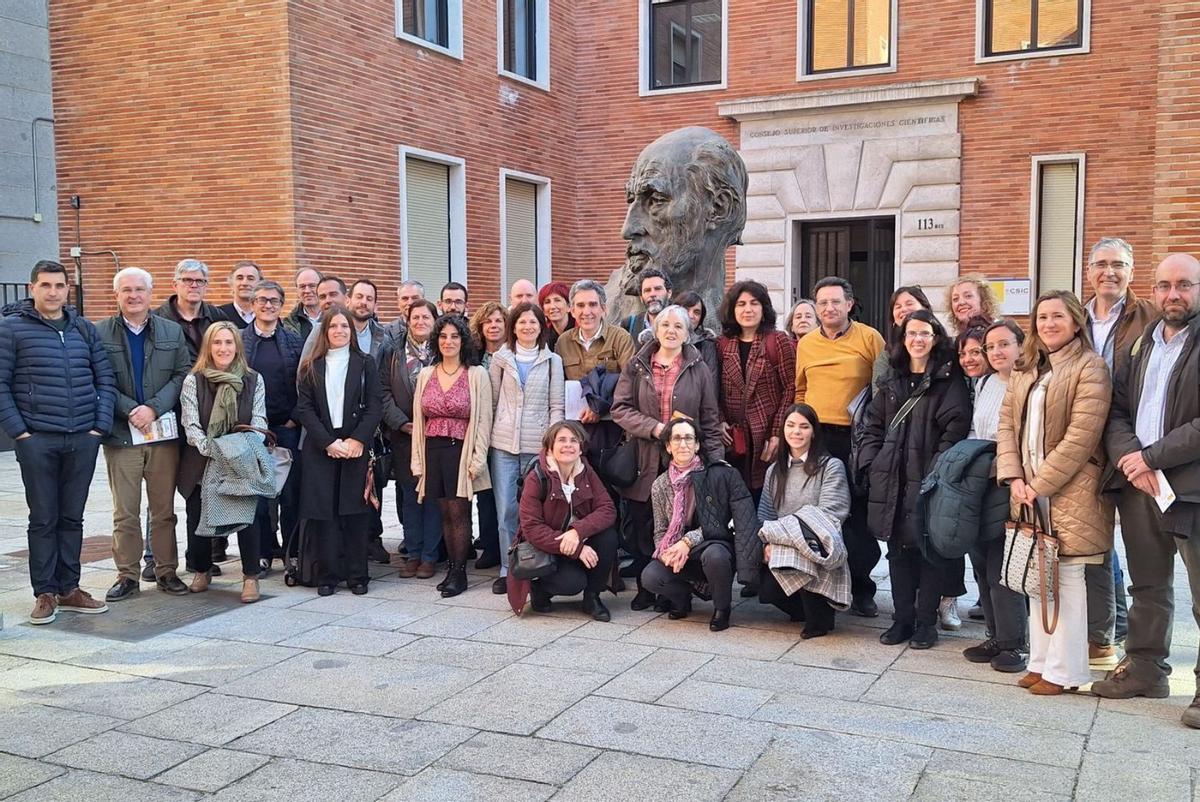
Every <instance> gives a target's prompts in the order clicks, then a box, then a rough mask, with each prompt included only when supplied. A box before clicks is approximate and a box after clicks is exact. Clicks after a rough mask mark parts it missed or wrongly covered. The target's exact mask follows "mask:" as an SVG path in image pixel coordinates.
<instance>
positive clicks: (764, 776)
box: [728, 729, 933, 802]
mask: <svg viewBox="0 0 1200 802" xmlns="http://www.w3.org/2000/svg"><path fill="white" fill-rule="evenodd" d="M932 751H933V750H931V749H927V748H925V747H922V746H913V745H910V744H897V743H889V742H887V741H880V740H877V739H874V738H861V737H858V736H854V735H843V734H841V733H832V732H820V731H817V730H799V729H797V730H789V731H787V732H785V733H781V734H780V735H779V736H778V737H777V738H775V740H774V741H773V742H772V743H771V745H770V746H768V747H767V749H766V751H765V752H763V754H762V756H761V757H759V759H758V760H756V761H755V762H754V765H753V766H752V767H751V768H750V770H749V771H747V772H746V774H745V775H744V776H743V777H742V779H741V781H740V782H738V784H737V787H736V788H735V789H734V790H733V793H732V794H730V795H729V797H728V798H729V800H730V802H735V801H736V802H783V800H793V799H830V800H832V799H906V798H907V797H908V795H909V794H910V793H911V792H912V790H913V788H914V787H915V786H916V784H917V779H918V778H919V777H920V776H921V769H922V767H924V765H925V761H926V760H928V759H929V756H930V755H931V754H932ZM885 767H886V768H885Z"/></svg>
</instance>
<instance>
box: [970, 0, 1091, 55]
mask: <svg viewBox="0 0 1200 802" xmlns="http://www.w3.org/2000/svg"><path fill="white" fill-rule="evenodd" d="M986 9H987V47H986V49H985V53H986V55H989V56H998V55H1003V54H1005V53H1020V52H1023V51H1037V50H1058V49H1062V48H1068V47H1079V46H1080V45H1081V44H1082V43H1083V41H1082V32H1083V0H988V2H987V3H986Z"/></svg>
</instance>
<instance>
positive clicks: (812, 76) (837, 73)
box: [796, 64, 896, 83]
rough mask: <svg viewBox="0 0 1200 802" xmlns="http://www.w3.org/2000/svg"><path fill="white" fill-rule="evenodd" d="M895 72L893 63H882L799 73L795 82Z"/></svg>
mask: <svg viewBox="0 0 1200 802" xmlns="http://www.w3.org/2000/svg"><path fill="white" fill-rule="evenodd" d="M894 72H896V65H895V64H883V65H880V66H878V67H862V68H859V69H850V70H828V71H825V72H811V73H800V74H798V75H797V76H796V81H797V83H800V82H804V81H824V80H826V79H829V78H854V77H855V76H858V75H887V74H888V73H894Z"/></svg>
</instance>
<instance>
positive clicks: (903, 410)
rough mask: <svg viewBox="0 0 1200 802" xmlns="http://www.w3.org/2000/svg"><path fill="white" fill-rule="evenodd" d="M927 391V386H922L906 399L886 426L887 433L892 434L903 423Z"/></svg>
mask: <svg viewBox="0 0 1200 802" xmlns="http://www.w3.org/2000/svg"><path fill="white" fill-rule="evenodd" d="M928 389H929V385H928V384H923V385H921V387H919V388H918V389H917V391H916V392H915V393H913V394H912V395H910V396H909V397H908V400H907V401H905V402H904V405H903V406H902V407H900V409H899V410H898V411H897V412H896V415H895V417H893V418H892V422H891V423H889V424H888V431H889V432H894V431H895V430H896V427H897V426H899V425H900V424H901V423H904V419H905V418H907V417H908V413H910V412H912V411H913V407H915V406H916V405H917V402H918V401H920V400H921V396H923V395H925V391H926V390H928Z"/></svg>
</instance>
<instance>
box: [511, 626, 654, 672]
mask: <svg viewBox="0 0 1200 802" xmlns="http://www.w3.org/2000/svg"><path fill="white" fill-rule="evenodd" d="M653 652H654V649H653V647H650V646H638V645H635V644H632V643H610V642H606V641H598V640H589V639H587V638H576V637H574V635H566V636H564V637H561V638H559V639H558V640H556V641H553V642H552V643H549V644H547V645H545V646H543V647H542V648H540V649H538V650H537V651H535V652H534V653H533V654H531V655H529V656H528V657H524V658H522V659H521V662H522V663H532V664H534V665H539V666H551V667H553V668H569V669H578V670H582V671H593V672H595V673H597V674H620V673H622V672H623V671H628V670H629V669H630V668H632V667H633V666H635V665H637V664H638V663H639V662H640V661H641V660H643V659H645V658H646V657H647V656H649V655H650V654H652V653H653Z"/></svg>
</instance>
